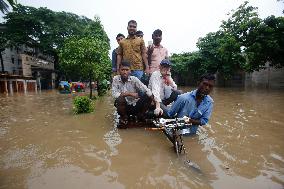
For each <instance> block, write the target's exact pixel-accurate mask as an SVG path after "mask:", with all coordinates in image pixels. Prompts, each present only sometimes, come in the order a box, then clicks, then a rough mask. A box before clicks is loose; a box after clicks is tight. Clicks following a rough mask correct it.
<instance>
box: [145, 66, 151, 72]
mask: <svg viewBox="0 0 284 189" xmlns="http://www.w3.org/2000/svg"><path fill="white" fill-rule="evenodd" d="M145 73H146V74H149V73H150V69H149V66H148V65H146V66H145Z"/></svg>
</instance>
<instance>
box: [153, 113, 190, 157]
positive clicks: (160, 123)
mask: <svg viewBox="0 0 284 189" xmlns="http://www.w3.org/2000/svg"><path fill="white" fill-rule="evenodd" d="M187 119H188V118H176V119H163V118H161V119H159V120H154V121H153V123H154V125H155V126H156V127H157V128H156V129H151V130H162V131H163V133H164V134H165V135H166V136H167V138H168V139H169V140H170V141H171V143H172V144H173V146H174V149H175V152H176V154H177V155H179V154H181V153H182V152H183V153H184V154H185V152H186V151H185V146H184V144H183V139H182V133H181V132H182V129H185V128H188V127H189V126H190V125H191V124H188V123H186V121H187Z"/></svg>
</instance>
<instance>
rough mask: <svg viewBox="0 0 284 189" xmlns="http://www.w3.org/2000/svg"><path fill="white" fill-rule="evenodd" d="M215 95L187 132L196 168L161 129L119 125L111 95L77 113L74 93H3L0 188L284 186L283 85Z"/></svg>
mask: <svg viewBox="0 0 284 189" xmlns="http://www.w3.org/2000/svg"><path fill="white" fill-rule="evenodd" d="M188 90H191V89H190V88H187V89H185V91H188ZM212 97H213V99H214V101H215V102H214V110H213V115H212V118H211V120H210V122H209V125H207V126H205V127H202V128H200V129H199V134H198V136H195V137H184V140H185V144H186V148H187V151H188V158H189V159H191V160H192V161H194V162H195V163H197V164H198V165H199V167H200V170H195V169H193V168H191V167H188V166H187V165H186V164H185V163H184V160H185V158H184V157H183V156H181V157H177V155H176V154H175V153H174V151H173V148H172V144H171V143H170V142H169V141H168V140H167V139H166V137H165V135H164V134H163V133H162V132H159V131H146V130H144V129H143V128H132V129H126V130H117V129H116V127H115V120H114V117H115V116H114V110H115V109H114V107H113V100H112V98H111V97H110V96H105V97H102V98H100V99H98V100H97V101H96V106H95V112H94V113H91V114H83V115H73V114H72V98H73V96H72V94H67V95H64V94H58V93H57V91H46V92H42V93H39V94H33V93H32V94H31V93H29V94H27V95H24V94H14V96H4V95H2V96H0V109H1V111H0V188H5V189H6V188H9V189H13V188H17V189H20V188H29V189H50V188H52V189H61V188H68V189H78V188H82V189H88V188H118V189H120V188H147V189H150V188H216V189H222V188H224V189H227V188H230V189H234V188H243V189H246V188H247V189H251V188H257V189H262V188H263V189H267V188H273V189H274V188H275V189H278V188H283V187H284V116H283V114H284V91H268V90H248V91H244V90H243V89H222V88H216V89H214V91H213V93H212Z"/></svg>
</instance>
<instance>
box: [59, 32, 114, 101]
mask: <svg viewBox="0 0 284 189" xmlns="http://www.w3.org/2000/svg"><path fill="white" fill-rule="evenodd" d="M108 51H109V43H108V41H103V40H100V39H97V38H94V37H83V38H79V37H73V38H69V39H67V40H66V41H65V44H64V47H63V48H62V49H61V50H60V54H59V57H60V61H61V65H60V66H61V68H62V69H64V70H66V72H67V73H68V72H69V74H72V73H73V72H74V71H76V72H77V73H78V74H79V75H80V76H81V77H82V78H83V79H85V80H89V81H90V82H91V81H93V80H103V79H104V78H105V77H107V75H110V71H111V68H110V59H109V56H108ZM108 65H109V66H108ZM91 97H92V93H90V98H91Z"/></svg>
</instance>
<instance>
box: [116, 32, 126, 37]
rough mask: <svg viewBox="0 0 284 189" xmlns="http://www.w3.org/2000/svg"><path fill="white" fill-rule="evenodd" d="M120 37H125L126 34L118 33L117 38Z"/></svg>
mask: <svg viewBox="0 0 284 189" xmlns="http://www.w3.org/2000/svg"><path fill="white" fill-rule="evenodd" d="M119 37H123V38H125V36H124V35H123V34H122V33H119V34H117V36H116V38H119Z"/></svg>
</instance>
